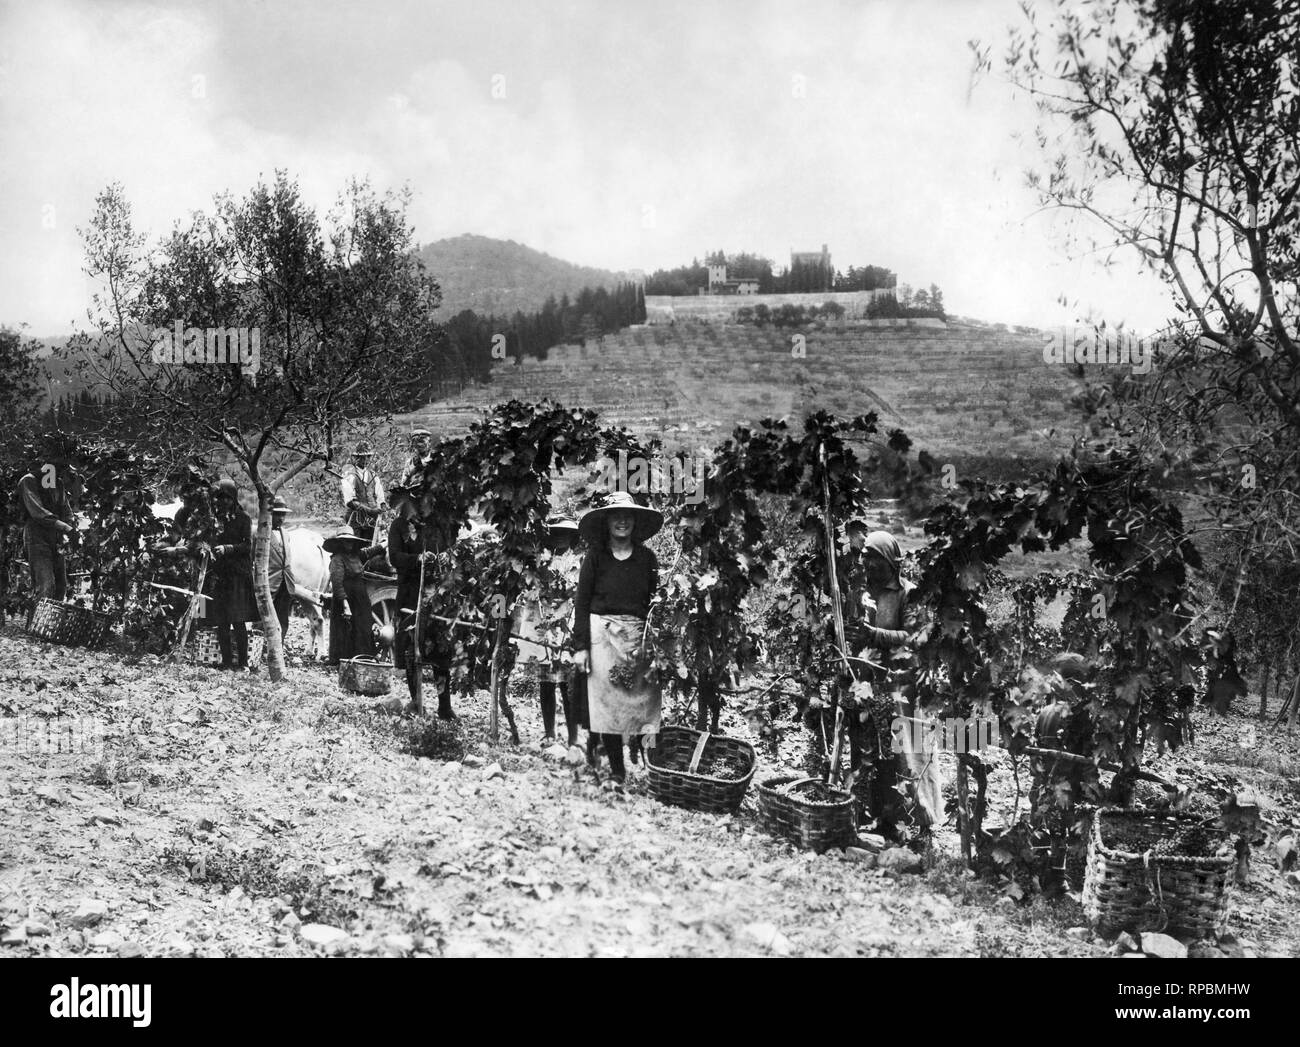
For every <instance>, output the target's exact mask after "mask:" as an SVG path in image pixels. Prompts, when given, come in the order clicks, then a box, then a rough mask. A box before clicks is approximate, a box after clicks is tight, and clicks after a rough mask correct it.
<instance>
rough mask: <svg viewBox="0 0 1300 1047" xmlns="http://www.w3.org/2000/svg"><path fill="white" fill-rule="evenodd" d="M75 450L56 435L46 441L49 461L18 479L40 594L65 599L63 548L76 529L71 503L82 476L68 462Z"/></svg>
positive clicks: (34, 579) (28, 548) (25, 534)
mask: <svg viewBox="0 0 1300 1047" xmlns="http://www.w3.org/2000/svg"><path fill="white" fill-rule="evenodd" d="M74 451H75V444H74V443H73V441H72V439H71V438H70V437H66V436H63V434H57V435H56V436H54V437H53V438H51V439H49V440H48V441H47V447H46V454H45V459H46V460H45V461H44V462H41V463H40V464H38V465H35V466H33V468H32V471H31V472H29V473H27V474H25V475H24V476H23V478H22V479H21V480H19V481H18V491H17V497H18V501H19V502H20V503H21V505H22V508H23V512H24V514H25V516H26V522H25V524H24V526H23V544H24V546H25V548H26V553H27V564H28V567H29V569H30V570H31V575H32V587H33V589H34V590H35V593H36V596H37V597H50V598H52V599H55V600H62V599H63V598H64V597H65V596H66V595H67V592H68V575H67V568H66V566H65V561H64V554H63V549H64V542H65V541H66V540H67V539H68V538H69V536H73V535H75V534H76V531H77V521H76V517H75V515H74V513H73V505H72V503H73V499H74V498H75V496H76V494H77V492H79V491H80V477H79V476H77V474H76V473H75V472H74V471H73V470H72V467H71V466H70V465H69V460H70V459H71V457H72V455H73V453H74Z"/></svg>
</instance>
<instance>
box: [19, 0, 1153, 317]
mask: <svg viewBox="0 0 1300 1047" xmlns="http://www.w3.org/2000/svg"><path fill="white" fill-rule="evenodd" d="M1020 20H1021V15H1020V13H1019V10H1018V4H1017V2H1016V0H845V2H830V0H826V2H821V0H800V2H799V3H793V2H791V0H780V2H766V0H718V2H712V3H709V2H704V0H693V2H686V3H677V2H672V0H669V2H658V0H656V2H655V3H652V4H646V3H641V2H629V0H598V2H597V0H591V2H587V0H567V2H561V0H535V2H531V3H527V4H521V3H518V2H514V0H512V2H509V3H499V2H496V0H456V2H436V0H435V2H428V0H366V2H364V3H346V4H345V3H339V2H333V0H324V2H322V0H313V2H305V0H217V2H208V3H159V4H145V3H135V2H125V0H124V2H117V0H94V2H91V0H30V2H28V0H0V323H3V324H7V325H9V326H16V325H18V324H23V323H25V324H27V325H28V326H29V331H28V333H31V334H36V335H60V334H67V333H70V332H71V331H72V330H74V329H75V328H76V327H77V326H84V323H85V313H86V308H87V306H88V304H89V294H90V291H91V290H92V288H91V287H90V285H89V283H88V281H87V279H86V278H85V276H84V274H83V273H82V271H81V270H82V265H83V252H82V245H81V240H80V237H79V235H78V232H77V227H78V226H84V225H85V223H86V221H87V220H88V218H89V216H90V214H91V212H92V210H93V207H94V197H95V194H96V193H97V192H99V191H100V190H101V189H103V188H104V187H105V186H106V185H108V184H109V183H111V182H115V181H116V182H121V183H122V185H123V186H124V187H125V190H126V195H127V198H128V199H129V200H130V201H131V203H132V205H133V208H134V212H135V217H136V223H137V226H138V227H139V228H141V229H143V230H144V231H145V232H146V233H148V234H149V235H150V237H151V238H152V239H156V238H157V237H159V236H161V235H162V234H164V233H166V232H167V231H168V230H169V229H170V228H171V226H172V225H173V224H174V223H175V222H177V221H178V220H180V219H183V218H186V217H188V216H189V215H190V214H191V213H192V212H194V211H200V210H206V209H210V207H211V204H212V199H213V196H214V195H215V194H217V193H220V192H225V191H230V192H233V193H235V194H236V195H239V194H242V193H244V192H247V190H248V189H249V188H251V187H252V186H253V185H254V184H255V183H256V182H257V180H258V179H259V177H261V178H265V179H270V178H272V177H273V176H274V172H275V171H276V170H277V169H284V170H287V171H288V172H289V173H290V174H291V175H292V176H294V177H295V178H296V179H297V180H298V181H299V183H300V185H301V186H302V189H303V191H304V194H305V195H306V197H307V198H308V199H309V200H310V201H312V202H314V203H316V204H317V206H318V207H320V208H321V209H322V210H324V209H326V208H328V206H329V205H330V204H331V203H332V202H333V200H334V199H335V197H336V196H337V194H338V192H339V191H340V190H341V188H342V187H343V186H344V184H345V183H346V182H347V181H348V180H349V179H350V178H352V177H354V176H356V177H366V178H369V180H370V181H371V183H372V184H373V185H374V186H375V187H377V188H380V189H388V188H392V189H400V188H402V187H403V186H407V187H409V188H410V190H411V192H412V202H411V210H410V217H411V219H412V221H413V224H414V226H415V229H416V234H417V237H418V239H419V240H420V242H429V241H433V240H438V239H441V238H443V237H448V236H456V235H459V234H462V233H478V234H482V235H485V236H493V237H499V238H502V239H509V240H515V241H517V242H519V243H523V244H527V245H528V246H530V247H534V248H537V249H538V250H542V251H546V252H547V253H549V254H552V255H555V256H556V257H559V258H563V259H565V260H567V261H571V262H575V263H578V264H581V265H590V266H599V267H604V268H609V269H614V270H626V269H643V270H646V271H647V272H648V271H652V270H654V269H657V268H661V267H664V268H667V267H672V266H675V265H680V264H685V263H687V262H689V261H690V260H691V259H692V258H696V257H701V258H702V257H703V255H704V254H705V253H706V252H708V251H711V250H715V249H719V248H721V249H724V250H729V251H736V250H747V251H753V252H757V253H760V254H764V255H767V256H768V257H770V258H772V259H774V260H775V261H776V262H777V264H778V266H779V265H782V264H785V263H786V262H788V258H789V252H790V250H791V249H792V248H793V249H795V250H817V249H819V248H820V247H821V245H822V244H823V243H825V244H827V245H828V246H829V248H830V251H831V254H832V258H833V261H834V264H835V265H836V266H837V267H838V268H841V269H844V268H847V267H848V265H850V264H858V265H867V264H871V265H882V266H886V267H888V268H890V269H893V270H894V271H895V272H896V273H897V274H898V276H899V280H900V282H902V283H908V284H911V285H913V286H918V287H919V286H928V285H929V284H931V283H935V284H938V285H939V286H940V287H941V288H942V289H943V292H944V298H945V302H946V305H947V308H948V310H949V312H950V313H953V314H957V315H961V316H970V317H974V318H978V319H982V320H987V321H994V322H996V321H1001V322H1006V323H1020V324H1037V325H1042V326H1050V325H1056V324H1060V323H1068V322H1071V321H1073V320H1075V319H1076V318H1078V317H1080V316H1083V315H1091V316H1092V317H1093V318H1094V319H1103V318H1104V319H1106V320H1107V322H1108V323H1110V324H1112V325H1113V324H1115V323H1117V322H1124V323H1126V324H1127V325H1129V326H1130V327H1134V328H1136V329H1139V330H1151V329H1153V328H1154V327H1156V326H1158V325H1159V324H1160V322H1161V321H1162V320H1163V318H1164V317H1165V316H1166V315H1167V313H1168V312H1169V305H1168V301H1169V300H1168V295H1167V293H1166V292H1165V290H1164V289H1163V288H1162V287H1161V286H1160V285H1159V284H1158V283H1156V282H1154V281H1153V280H1152V279H1151V278H1149V277H1146V276H1144V275H1143V274H1141V273H1140V272H1139V271H1138V269H1137V267H1136V264H1135V263H1131V262H1126V261H1121V262H1120V263H1118V264H1116V265H1114V266H1112V268H1111V269H1110V270H1109V271H1107V270H1105V269H1103V267H1102V265H1101V263H1100V261H1099V259H1097V258H1096V257H1074V256H1071V254H1070V253H1069V251H1068V249H1067V247H1066V239H1065V235H1064V233H1065V230H1064V228H1063V226H1062V219H1061V218H1060V216H1057V215H1052V214H1050V213H1043V212H1041V211H1040V210H1039V208H1038V206H1037V202H1036V200H1035V198H1034V197H1033V195H1032V193H1031V191H1030V190H1028V189H1027V188H1026V187H1025V186H1024V172H1025V170H1026V168H1027V167H1029V166H1032V165H1034V164H1035V163H1036V162H1038V158H1037V157H1036V155H1035V153H1034V149H1033V146H1032V136H1031V135H1030V134H1029V132H1031V131H1032V128H1033V113H1032V110H1031V108H1030V106H1029V103H1028V100H1026V99H1024V98H1017V97H1016V96H1015V94H1014V93H1013V92H1012V90H1011V89H1010V87H1009V86H1008V85H1007V84H1006V83H1005V82H1003V81H1002V79H1001V77H1000V76H994V77H991V78H990V77H985V78H982V79H980V80H978V81H975V80H974V79H973V77H972V65H973V63H972V57H971V52H970V49H969V48H968V46H967V41H969V40H971V39H973V38H977V39H980V40H982V41H984V42H988V43H991V44H993V52H994V55H995V56H996V55H1000V54H1001V53H1002V52H1003V51H1004V50H1005V44H1006V40H1007V31H1008V28H1009V27H1010V26H1011V25H1013V24H1018V23H1019V22H1020ZM1022 134H1023V135H1025V136H1026V138H1025V140H1023V141H1022V140H1020V138H1019V136H1020V135H1022ZM435 275H436V274H435ZM1061 296H1065V297H1066V299H1067V301H1068V302H1069V305H1067V306H1062V305H1061V304H1060V303H1059V301H1058V299H1060V298H1061Z"/></svg>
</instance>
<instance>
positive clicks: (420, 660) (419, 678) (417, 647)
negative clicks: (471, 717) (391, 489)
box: [411, 526, 424, 716]
mask: <svg viewBox="0 0 1300 1047" xmlns="http://www.w3.org/2000/svg"><path fill="white" fill-rule="evenodd" d="M423 610H424V528H423V526H421V528H420V591H419V592H418V593H416V595H415V625H414V627H413V632H414V635H413V636H412V637H411V643H412V644H413V645H414V647H413V649H412V651H411V665H412V668H413V670H414V671H413V675H414V677H415V680H414V686H413V688H412V690H411V707H412V708H413V709H414V710H415V713H416V715H417V716H423V715H424V654H423V651H422V648H423V646H424V644H423V642H422V641H423V637H422V636H421V635H420V612H421V611H423Z"/></svg>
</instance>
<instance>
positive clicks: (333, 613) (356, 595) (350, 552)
mask: <svg viewBox="0 0 1300 1047" xmlns="http://www.w3.org/2000/svg"><path fill="white" fill-rule="evenodd" d="M321 548H322V549H324V550H325V551H326V552H327V553H329V554H330V592H331V596H330V651H329V664H330V665H338V664H339V662H340V661H342V660H344V659H346V658H373V657H374V656H375V637H374V631H373V627H372V625H371V616H370V598H369V596H368V595H367V594H366V582H365V577H364V575H365V570H366V560H368V559H369V558H370V557H371V556H373V555H374V554H375V552H376V550H378V549H382V546H368V545H367V543H366V540H365V538H363V537H362V536H361V535H359V534H357V533H356V532H355V531H354V530H353V529H352V528H351V527H340V528H339V529H338V530H337V531H336V532H335V533H334V534H333V535H331V536H330V537H329V538H326V539H325V541H324V542H322V543H321ZM345 606H346V607H347V609H348V610H349V611H350V612H351V614H352V624H351V627H349V626H348V625H347V624H345V615H344V614H343V609H344V607H345Z"/></svg>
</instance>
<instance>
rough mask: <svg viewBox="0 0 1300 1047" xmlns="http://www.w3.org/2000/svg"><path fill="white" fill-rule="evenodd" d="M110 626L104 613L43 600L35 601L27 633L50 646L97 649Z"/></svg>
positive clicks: (109, 617) (107, 614) (108, 615)
mask: <svg viewBox="0 0 1300 1047" xmlns="http://www.w3.org/2000/svg"><path fill="white" fill-rule="evenodd" d="M112 624H113V617H112V615H110V614H109V613H108V612H107V611H92V610H91V609H90V608H89V607H78V606H77V605H76V604H73V603H63V602H61V601H59V600H51V599H50V598H49V597H45V596H43V597H41V598H40V599H39V600H37V601H36V607H35V608H34V609H33V611H32V620H31V623H30V624H29V625H28V626H27V631H28V632H29V633H31V634H32V635H33V636H39V637H40V638H41V639H43V640H49V641H50V642H51V643H61V644H66V645H67V646H69V647H98V646H99V645H100V644H101V643H103V642H104V638H105V637H106V636H107V635H108V631H109V628H110V627H111V626H112Z"/></svg>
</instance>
